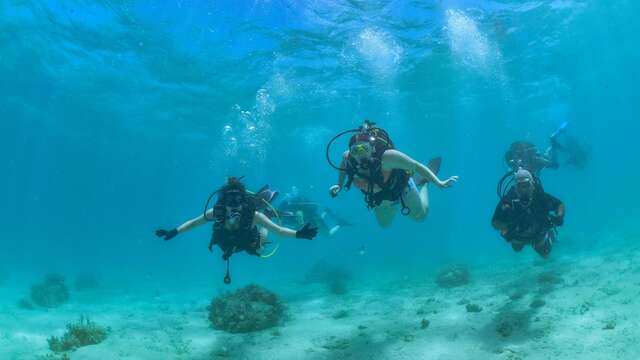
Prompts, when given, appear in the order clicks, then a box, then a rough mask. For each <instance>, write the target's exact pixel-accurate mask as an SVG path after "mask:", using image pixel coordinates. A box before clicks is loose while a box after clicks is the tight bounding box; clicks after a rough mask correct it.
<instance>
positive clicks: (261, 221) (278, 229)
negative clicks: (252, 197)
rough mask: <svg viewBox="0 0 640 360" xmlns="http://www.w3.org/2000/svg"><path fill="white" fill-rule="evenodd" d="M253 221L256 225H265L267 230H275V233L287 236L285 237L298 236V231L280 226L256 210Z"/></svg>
mask: <svg viewBox="0 0 640 360" xmlns="http://www.w3.org/2000/svg"><path fill="white" fill-rule="evenodd" d="M253 222H254V223H255V224H256V225H260V226H264V227H265V228H266V229H267V230H270V231H273V232H274V233H276V234H278V235H280V236H285V237H296V231H295V230H292V229H289V228H286V227H283V226H280V225H278V224H276V223H274V222H273V221H271V220H269V218H268V217H267V216H266V215H264V214H263V213H261V212H258V211H256V213H255V215H254V216H253Z"/></svg>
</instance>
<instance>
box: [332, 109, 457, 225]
mask: <svg viewBox="0 0 640 360" xmlns="http://www.w3.org/2000/svg"><path fill="white" fill-rule="evenodd" d="M346 134H353V135H352V136H351V138H350V139H349V148H348V150H347V151H345V152H344V153H343V154H342V161H341V163H340V165H339V166H337V165H335V164H334V163H333V162H332V161H331V158H330V150H331V145H332V144H333V143H334V142H335V141H336V140H337V139H338V138H340V137H342V136H343V135H346ZM326 157H327V161H328V162H329V165H331V166H332V167H333V168H335V169H336V170H338V171H339V175H338V181H337V183H336V184H335V185H333V186H331V187H330V188H329V194H330V195H331V197H336V196H338V193H339V192H340V191H341V190H342V189H345V190H349V189H350V187H351V185H355V186H356V187H357V188H358V189H360V190H361V191H362V193H363V194H364V198H365V202H366V203H367V207H368V208H369V209H373V211H374V213H375V216H376V220H377V221H378V224H379V225H380V226H382V227H387V226H390V225H391V223H392V221H393V218H394V216H395V214H396V212H397V208H398V205H400V206H401V210H400V212H401V214H402V215H406V216H409V217H410V218H412V219H414V220H416V221H423V220H424V219H425V218H426V216H427V213H428V211H429V194H428V191H427V185H428V183H434V184H436V185H437V186H438V187H440V188H449V187H451V186H453V184H455V183H456V181H457V180H458V177H457V176H451V177H449V178H447V179H446V180H444V181H443V180H440V179H439V178H438V176H437V173H438V170H439V168H440V162H441V159H440V158H435V159H433V160H431V161H430V162H429V164H428V165H423V164H421V163H420V162H418V161H416V160H414V159H412V158H410V157H409V156H407V155H406V154H404V153H402V152H400V151H398V150H396V149H395V146H394V144H393V142H392V141H391V138H390V137H389V134H387V132H386V131H385V130H384V129H382V128H379V127H377V126H376V124H375V123H372V122H370V121H368V120H365V121H364V123H363V124H362V126H360V127H359V128H357V129H351V130H345V131H343V132H341V133H339V134H338V135H336V136H334V137H333V138H332V139H331V141H329V143H328V144H327V149H326ZM415 176H418V179H417V180H414V177H415ZM345 181H346V182H345Z"/></svg>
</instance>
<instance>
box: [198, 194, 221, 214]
mask: <svg viewBox="0 0 640 360" xmlns="http://www.w3.org/2000/svg"><path fill="white" fill-rule="evenodd" d="M219 192H220V190H216V191H214V192H212V193H211V195H209V197H208V198H207V202H206V203H205V204H204V212H203V213H202V216H204V219H205V220H206V221H214V220H215V219H216V218H215V217H214V218H211V219H210V218H209V217H207V210H208V209H209V203H211V199H213V197H214V196H215V195H216V194H217V193H219Z"/></svg>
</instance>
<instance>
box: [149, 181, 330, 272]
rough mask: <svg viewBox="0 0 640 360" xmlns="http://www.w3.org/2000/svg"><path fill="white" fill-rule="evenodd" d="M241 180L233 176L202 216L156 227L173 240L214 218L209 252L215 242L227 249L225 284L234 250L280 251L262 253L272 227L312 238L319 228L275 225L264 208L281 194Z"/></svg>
mask: <svg viewBox="0 0 640 360" xmlns="http://www.w3.org/2000/svg"><path fill="white" fill-rule="evenodd" d="M241 179H242V178H240V179H238V178H236V177H230V178H229V179H228V180H227V183H226V184H225V185H224V186H223V187H222V188H221V189H220V190H218V191H216V192H214V193H213V194H211V196H209V199H208V200H207V203H206V205H205V209H204V212H203V214H202V215H200V216H198V217H196V218H194V219H191V220H189V221H187V222H185V223H184V224H182V225H180V226H178V227H177V228H175V229H172V230H165V229H158V230H156V236H158V237H161V238H163V239H164V240H171V239H173V238H174V237H175V236H176V235H178V234H182V233H184V232H187V231H189V230H192V229H194V228H196V227H198V226H200V225H203V224H205V223H207V222H208V221H213V222H214V224H213V234H212V236H211V241H210V242H209V251H213V247H214V245H218V246H219V247H220V249H221V250H222V252H223V255H222V260H225V261H226V262H227V273H226V275H225V277H224V282H225V284H229V283H231V277H230V274H229V258H230V257H231V255H233V254H234V253H236V252H241V251H245V252H247V253H248V254H250V255H255V256H260V257H269V256H271V255H273V253H274V252H275V251H276V250H277V248H276V250H274V251H273V252H272V253H271V254H270V255H264V254H263V253H262V252H263V249H264V247H265V245H267V244H269V243H268V242H267V234H268V230H271V231H273V232H275V233H276V234H278V235H280V236H285V237H295V238H298V239H307V240H312V239H313V238H314V237H316V235H317V233H318V229H317V228H315V227H312V226H311V224H309V223H307V224H305V225H304V226H303V227H302V228H301V229H300V230H298V231H295V230H292V229H289V228H286V227H282V226H279V225H277V224H275V223H274V222H273V221H271V220H270V219H269V217H268V216H267V215H265V214H264V213H263V212H261V210H263V208H264V207H267V208H270V207H271V205H270V202H272V201H273V200H274V198H275V197H276V196H277V193H274V192H272V191H270V190H269V189H268V186H265V187H263V188H262V189H261V190H260V191H259V192H258V193H256V194H253V193H250V192H249V191H247V190H246V188H245V185H244V184H243V183H242V182H241V181H240V180H241ZM214 195H217V196H218V200H217V201H216V203H215V205H214V206H213V208H211V209H210V208H209V203H210V202H211V199H212V198H213V196H214ZM276 215H277V214H276ZM258 226H260V228H258Z"/></svg>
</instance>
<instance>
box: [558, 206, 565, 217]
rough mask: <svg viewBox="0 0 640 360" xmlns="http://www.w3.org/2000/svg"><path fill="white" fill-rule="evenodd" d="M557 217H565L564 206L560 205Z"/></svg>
mask: <svg viewBox="0 0 640 360" xmlns="http://www.w3.org/2000/svg"><path fill="white" fill-rule="evenodd" d="M556 215H558V216H561V217H564V204H563V203H560V205H558V208H557V209H556Z"/></svg>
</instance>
